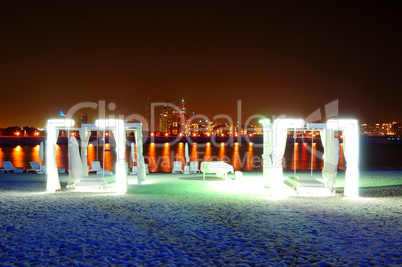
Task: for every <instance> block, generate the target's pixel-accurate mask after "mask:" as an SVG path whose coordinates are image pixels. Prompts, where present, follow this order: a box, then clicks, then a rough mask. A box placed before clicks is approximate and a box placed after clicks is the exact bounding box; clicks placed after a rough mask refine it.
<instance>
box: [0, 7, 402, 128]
mask: <svg viewBox="0 0 402 267" xmlns="http://www.w3.org/2000/svg"><path fill="white" fill-rule="evenodd" d="M0 5H1V6H0V10H1V11H0V12H1V13H2V16H1V22H2V25H3V27H2V28H3V31H2V39H3V42H1V44H0V47H1V50H0V51H1V52H0V53H1V56H2V62H1V63H0V64H1V66H2V72H1V74H0V75H1V79H0V88H1V91H2V96H1V97H2V99H3V100H4V101H3V103H2V105H1V106H0V114H1V118H0V127H8V126H13V125H20V126H33V127H44V126H45V123H46V120H47V119H51V118H55V117H57V116H58V112H59V110H60V109H62V110H64V111H67V110H69V109H70V108H71V107H73V106H74V105H76V104H78V103H81V102H92V103H98V102H99V101H100V100H104V101H106V103H107V104H110V103H113V104H114V106H115V109H113V110H112V111H111V110H108V112H109V113H108V114H114V115H124V116H128V115H130V114H133V113H135V114H140V115H143V116H145V112H146V111H145V108H144V107H145V105H146V99H147V97H150V98H151V99H155V101H161V102H162V101H165V100H166V99H177V98H181V97H184V98H185V99H186V103H187V104H188V106H191V109H192V110H196V111H197V113H200V114H205V115H206V116H208V117H210V118H212V117H213V116H215V115H217V114H227V115H228V116H231V117H232V118H233V119H235V118H236V117H237V105H238V101H239V100H240V101H241V105H242V118H241V119H242V120H243V121H244V120H245V119H247V118H248V117H249V116H252V115H257V114H259V115H262V116H265V117H268V118H272V117H273V116H276V117H278V116H280V115H286V116H288V117H297V118H306V117H307V116H308V115H309V114H311V113H312V112H314V111H315V110H317V109H323V108H324V106H325V105H326V104H327V103H329V102H331V101H334V100H336V99H337V100H339V116H340V117H350V118H355V119H358V120H359V121H360V122H361V123H369V124H372V123H378V122H384V121H388V122H389V121H401V118H402V111H401V109H400V108H399V107H400V97H399V95H400V91H401V80H400V77H399V76H400V72H401V66H400V64H399V62H400V60H401V58H402V57H401V52H400V46H401V44H402V42H401V37H400V35H399V34H398V32H399V31H400V29H399V28H400V27H399V25H400V20H401V16H400V15H401V14H400V13H401V11H400V10H399V9H398V8H397V7H396V6H394V5H393V3H379V2H371V1H368V2H365V3H364V5H363V4H360V3H348V4H347V5H346V4H345V5H343V4H342V3H332V2H329V3H328V2H326V3H315V2H314V3H299V2H294V3H293V2H287V3H275V2H259V1H257V2H252V3H245V2H236V1H231V2H230V3H229V2H228V3H225V2H218V3H196V2H174V3H165V2H160V3H159V2H157V3H152V4H147V3H140V4H139V3H96V4H92V3H79V4H78V3H68V4H66V3H51V4H49V3H46V4H45V3H29V2H28V3H13V2H5V3H1V4H0ZM83 112H85V111H83ZM92 118H93V116H92Z"/></svg>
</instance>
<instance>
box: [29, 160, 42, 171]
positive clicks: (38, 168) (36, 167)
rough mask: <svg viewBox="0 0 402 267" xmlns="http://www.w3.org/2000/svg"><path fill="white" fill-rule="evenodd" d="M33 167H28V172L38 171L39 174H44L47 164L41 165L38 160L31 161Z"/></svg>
mask: <svg viewBox="0 0 402 267" xmlns="http://www.w3.org/2000/svg"><path fill="white" fill-rule="evenodd" d="M29 164H31V168H32V169H28V170H27V172H36V173H38V174H43V173H45V172H46V166H41V165H40V164H39V162H37V161H31V162H29Z"/></svg>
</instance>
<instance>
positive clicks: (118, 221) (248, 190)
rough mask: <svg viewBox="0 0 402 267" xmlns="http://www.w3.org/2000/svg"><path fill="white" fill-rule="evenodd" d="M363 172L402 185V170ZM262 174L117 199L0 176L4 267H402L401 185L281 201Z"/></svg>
mask: <svg viewBox="0 0 402 267" xmlns="http://www.w3.org/2000/svg"><path fill="white" fill-rule="evenodd" d="M364 175H366V176H367V177H369V178H367V181H369V180H370V179H373V178H372V177H383V179H384V180H387V177H391V178H390V180H392V181H394V182H393V183H394V184H402V181H401V180H402V172H401V171H395V172H382V173H380V172H366V173H365V174H364ZM255 176H256V175H255V173H245V175H244V179H243V181H226V182H224V181H221V180H219V179H215V178H213V176H209V177H208V179H207V181H202V180H201V179H202V178H201V175H180V174H178V175H172V174H151V175H149V176H148V181H149V183H148V184H144V185H141V186H138V185H133V186H130V187H129V192H128V193H127V194H125V195H116V194H110V193H77V192H71V191H67V190H62V191H58V192H57V193H55V194H47V193H44V191H45V178H46V177H45V175H36V174H0V216H1V217H0V218H1V220H0V265H2V266H3V265H5V266H29V265H38V266H44V265H52V266H54V265H58V266H70V265H77V266H80V265H96V266H110V265H119V266H125V265H127V266H133V265H142V266H144V265H145V266H177V265H183V266H214V265H215V266H233V265H236V266H269V265H271V266H278V265H283V266H288V265H305V266H310V265H318V266H330V265H335V266H343V265H360V266H369V265H377V266H378V265H383V266H385V265H386V266H400V265H402V256H401V254H402V253H401V252H402V251H401V250H402V249H401V248H402V235H401V232H402V224H401V219H402V190H401V186H389V184H390V183H391V181H390V180H388V181H385V182H381V183H380V184H381V185H385V186H381V187H374V188H371V189H366V188H362V191H361V192H366V195H367V196H370V192H375V194H374V196H376V197H362V198H357V199H350V198H344V197H339V196H336V197H325V198H299V197H291V198H285V199H280V200H277V199H272V198H270V197H268V196H267V191H266V189H264V188H261V187H260V186H259V184H261V183H260V181H258V179H256V178H255ZM257 176H258V175H257ZM65 180H66V176H63V177H62V181H65ZM363 180H364V178H363V179H361V182H362V181H363ZM254 186H257V187H256V188H255V187H254ZM255 189H258V190H255ZM370 190H371V191H370ZM367 192H368V193H367ZM390 192H391V193H390ZM371 195H373V194H371ZM390 195H391V196H393V197H384V196H390ZM380 196H381V197H380Z"/></svg>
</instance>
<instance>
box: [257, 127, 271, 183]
mask: <svg viewBox="0 0 402 267" xmlns="http://www.w3.org/2000/svg"><path fill="white" fill-rule="evenodd" d="M259 123H261V124H262V125H263V152H262V176H263V177H264V183H265V186H266V187H270V184H271V168H272V164H271V163H272V162H271V153H272V124H271V120H270V119H261V120H260V121H259Z"/></svg>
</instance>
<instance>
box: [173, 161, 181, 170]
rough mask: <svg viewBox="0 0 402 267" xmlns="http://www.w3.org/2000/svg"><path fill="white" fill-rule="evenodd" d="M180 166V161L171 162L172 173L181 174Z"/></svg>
mask: <svg viewBox="0 0 402 267" xmlns="http://www.w3.org/2000/svg"><path fill="white" fill-rule="evenodd" d="M181 165H182V162H181V161H173V169H172V173H182V172H183V169H182V168H181Z"/></svg>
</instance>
